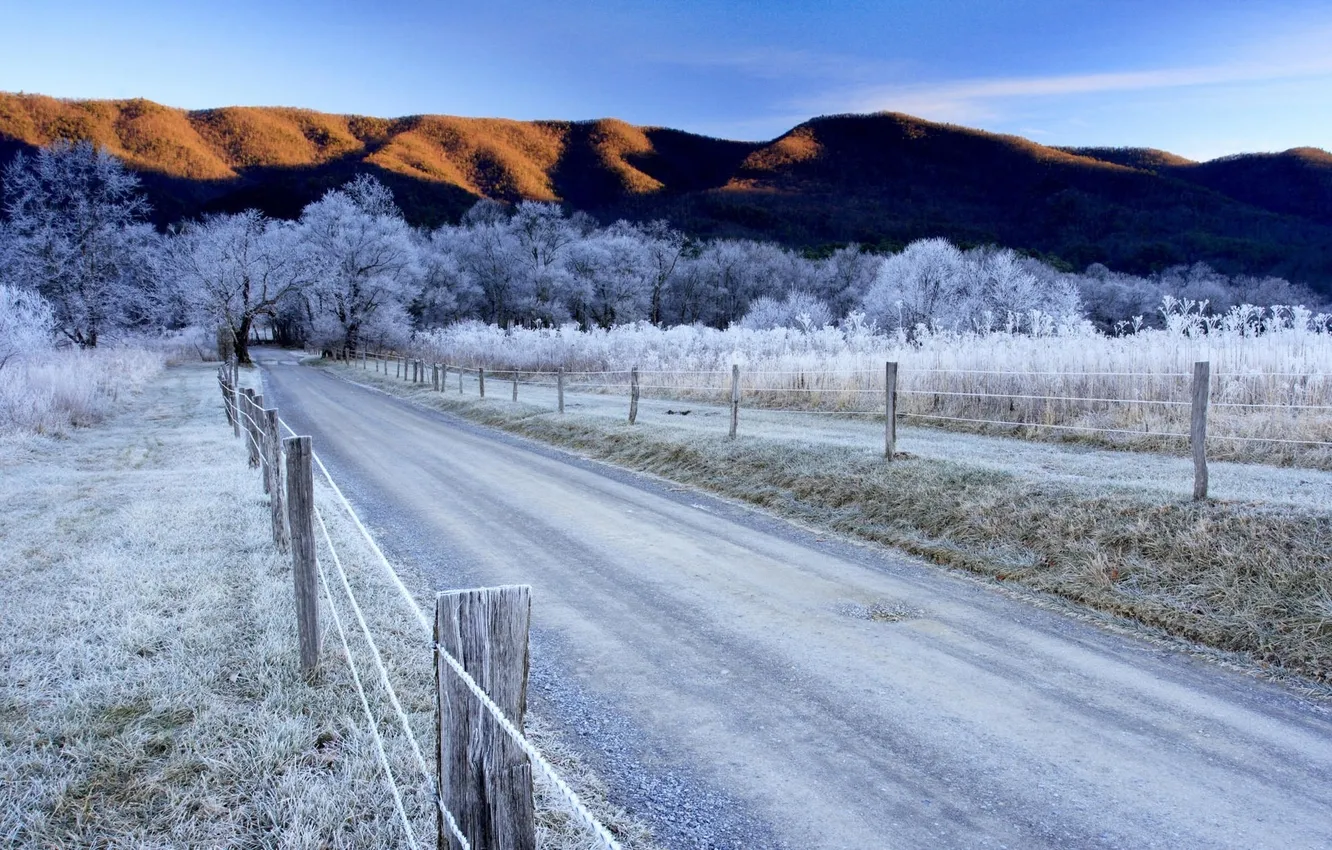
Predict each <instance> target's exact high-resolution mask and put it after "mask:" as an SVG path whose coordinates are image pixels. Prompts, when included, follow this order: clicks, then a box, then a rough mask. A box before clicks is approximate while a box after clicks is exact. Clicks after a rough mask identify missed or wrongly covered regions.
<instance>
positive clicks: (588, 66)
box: [0, 0, 1332, 159]
mask: <svg viewBox="0 0 1332 850" xmlns="http://www.w3.org/2000/svg"><path fill="white" fill-rule="evenodd" d="M5 17H6V22H5V27H4V30H3V32H0V90H5V91H29V92H40V93H43V94H50V95H55V96H58V97H92V98H109V97H146V98H149V99H152V100H156V101H159V102H162V103H166V104H169V105H172V106H180V107H186V108H192V109H193V108H205V107H212V106H226V105H287V106H303V107H309V108H312V109H319V110H324V111H330V112H355V113H361V114H369V115H378V116H398V115H408V114H416V113H446V114H455V115H485V116H501V117H507V118H522V119H530V118H572V119H582V118H599V117H607V116H612V117H617V118H622V119H624V120H626V121H630V122H633V123H636V124H651V125H660V126H669V127H677V128H680V129H685V130H691V131H694V132H699V133H707V134H709V135H716V136H724V137H729V138H739V139H768V138H772V137H774V136H776V135H778V134H780V133H782V132H783V131H785V130H787V129H789V128H790V127H792V126H794V125H795V124H797V123H799V122H800V121H803V120H805V119H807V118H809V117H812V116H814V115H820V114H828V113H837V112H872V111H877V110H885V109H886V110H894V111H900V112H907V113H910V114H913V115H919V116H921V117H924V118H929V119H933V120H938V121H948V122H952V123H957V124H964V125H967V126H973V127H980V128H983V129H987V130H993V131H997V132H1006V133H1017V134H1019V135H1023V136H1027V137H1029V138H1031V139H1034V140H1036V141H1039V142H1043V143H1046V144H1058V145H1093V144H1094V145H1135V146H1150V147H1159V148H1164V149H1167V150H1171V151H1174V152H1176V153H1179V154H1182V155H1185V156H1189V157H1192V158H1195V159H1207V158H1211V157H1214V156H1221V155H1225V154H1230V153H1238V152H1241V151H1256V150H1284V149H1286V148H1289V147H1295V146H1300V145H1313V146H1317V147H1323V148H1332V2H1328V0H1320V2H1308V0H1265V2H1256V0H1249V1H1248V2H1234V0H1211V2H1201V0H1155V2H1144V1H1143V0H1106V1H1105V2H1087V1H1086V0H1060V2H1051V1H1050V0H1010V2H978V1H977V0H932V2H842V1H841V0H827V2H821V3H814V2H792V1H791V0H765V2H751V0H745V2H734V0H733V2H717V0H711V1H709V0H694V1H693V2H684V0H657V2H644V1H643V0H621V1H620V2H609V0H561V1H560V2H534V0H528V2H486V0H480V2H478V1H477V0H472V2H465V3H464V2H457V1H456V0H432V1H431V2H426V0H418V2H393V0H388V2H380V3H377V4H370V3H364V2H362V3H351V2H327V3H313V2H304V3H301V2H286V3H283V2H277V0H275V2H271V3H257V2H250V0H237V2H232V3H210V4H206V5H205V4H195V3H180V2H174V3H166V2H120V3H114V4H110V3H105V2H100V3H86V2H82V0H73V1H72V2H62V3H26V4H21V5H19V4H16V5H15V6H13V7H11V8H10V9H9V10H8V11H7V12H6V15H5Z"/></svg>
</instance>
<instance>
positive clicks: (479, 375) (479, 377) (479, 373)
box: [476, 366, 486, 398]
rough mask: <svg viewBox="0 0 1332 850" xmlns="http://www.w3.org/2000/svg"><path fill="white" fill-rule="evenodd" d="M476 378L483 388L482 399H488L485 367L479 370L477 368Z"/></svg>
mask: <svg viewBox="0 0 1332 850" xmlns="http://www.w3.org/2000/svg"><path fill="white" fill-rule="evenodd" d="M476 378H477V381H479V382H480V387H481V398H485V397H486V369H485V367H484V366H481V367H478V368H477V370H476Z"/></svg>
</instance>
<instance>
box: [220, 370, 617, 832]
mask: <svg viewBox="0 0 1332 850" xmlns="http://www.w3.org/2000/svg"><path fill="white" fill-rule="evenodd" d="M218 383H219V387H220V389H221V391H222V395H223V401H224V407H225V410H226V413H227V419H228V421H229V422H230V423H232V424H233V426H234V427H235V428H236V431H237V433H238V434H240V435H242V436H243V437H244V439H245V445H246V448H247V451H248V452H249V455H250V459H251V465H257V466H260V467H262V468H264V470H265V471H266V472H268V471H269V466H270V465H271V464H272V463H274V462H279V463H282V464H283V465H284V466H285V465H289V464H290V460H289V457H288V452H287V446H286V443H287V441H284V440H278V441H277V445H276V446H270V445H266V443H267V442H268V439H266V437H265V436H264V435H265V428H264V423H263V422H262V421H261V417H258V416H256V415H255V414H256V413H257V412H258V410H259V407H258V404H259V403H260V401H261V398H262V397H257V396H254V395H253V394H251V393H250V392H248V391H243V390H242V389H241V388H240V387H239V380H238V375H237V370H236V368H235V366H234V364H223V365H222V366H221V367H219V374H218ZM275 419H276V421H277V423H278V424H279V426H280V428H281V429H282V430H283V431H285V432H286V433H287V434H288V435H289V436H290V437H292V438H297V434H296V432H295V431H294V430H293V429H292V428H291V426H290V425H288V423H287V422H286V421H284V420H282V419H281V418H280V417H276V416H275ZM256 458H257V462H256ZM311 459H312V460H313V464H314V467H315V468H317V469H318V471H319V479H320V484H321V486H324V487H326V488H327V491H328V493H329V494H330V495H331V497H332V499H333V500H334V501H335V503H336V504H337V506H338V508H339V509H340V510H341V512H342V513H343V514H344V515H345V517H346V519H347V520H349V521H350V523H351V525H352V526H353V527H354V528H355V529H356V532H357V533H358V534H359V536H360V537H361V539H362V540H363V542H364V543H365V545H366V547H367V549H368V551H370V552H371V553H373V560H375V561H376V562H377V563H378V564H379V566H380V567H381V568H382V571H383V575H384V576H385V577H386V578H387V579H388V580H389V582H390V583H391V584H392V585H393V588H394V590H395V591H396V594H397V596H398V598H399V599H400V601H401V602H402V604H403V605H404V607H405V608H406V609H407V611H408V612H409V613H410V614H411V615H412V617H413V618H414V619H415V620H416V622H417V623H418V624H419V625H420V627H421V629H422V630H423V632H424V633H425V635H426V637H427V639H428V641H429V644H430V646H431V648H432V649H433V651H434V652H435V653H436V657H437V658H438V659H440V660H442V661H443V662H444V665H445V667H446V668H447V669H448V670H449V671H450V674H451V675H452V676H453V677H455V678H456V680H457V681H458V682H459V683H461V684H462V685H463V687H464V688H465V689H466V690H467V691H468V692H469V693H470V694H471V696H472V697H473V698H474V699H475V700H476V701H477V703H478V704H479V705H480V706H481V707H482V708H483V709H484V711H485V712H486V713H487V715H488V716H489V717H490V718H491V720H492V721H493V722H494V724H495V725H496V727H497V728H498V729H500V730H502V731H503V733H504V734H505V735H507V736H508V737H509V739H510V740H512V741H513V742H514V743H515V744H516V745H517V747H518V748H519V749H520V750H521V751H522V753H523V754H524V755H525V756H526V757H527V758H528V759H529V760H530V763H531V764H532V765H533V766H535V768H536V769H537V773H538V774H539V775H540V776H541V777H542V778H543V780H544V781H545V782H546V783H547V785H548V787H549V788H550V789H551V790H553V792H554V794H555V796H556V797H557V798H558V799H559V800H560V801H561V803H562V804H563V805H564V807H566V808H567V810H568V811H569V813H571V814H572V815H573V817H574V819H575V820H576V821H577V822H579V823H580V824H581V825H582V826H583V827H584V828H585V829H586V831H587V832H588V834H589V835H590V836H592V837H593V838H594V840H595V842H596V844H597V845H598V846H600V847H603V848H606V850H620V844H619V843H618V841H617V840H616V839H615V837H614V836H613V835H612V834H611V833H610V831H609V830H608V829H607V828H606V827H605V825H604V824H602V823H601V822H600V821H599V820H598V819H597V818H596V817H595V816H594V815H593V814H592V813H591V811H590V810H589V809H588V808H587V806H586V805H585V804H584V803H583V801H582V800H581V799H580V798H579V796H578V794H577V793H576V792H575V791H574V790H573V789H572V788H571V787H570V786H569V784H568V782H567V781H566V780H565V779H564V778H563V777H562V776H561V775H560V774H559V772H558V771H557V770H556V768H555V767H554V765H552V764H551V762H550V761H549V759H547V758H546V756H545V755H544V754H543V753H542V752H541V751H540V749H539V748H537V747H536V745H535V744H533V743H532V742H531V740H529V739H528V738H527V737H526V735H525V734H524V733H523V732H522V730H521V729H520V728H519V727H518V726H517V725H516V724H515V723H514V722H513V720H512V719H511V718H510V717H509V716H508V715H507V714H506V713H505V711H504V710H503V709H502V708H501V707H500V706H499V705H498V704H497V703H496V702H495V701H494V700H493V699H492V698H491V696H490V695H489V694H488V693H487V692H486V691H485V689H484V688H482V687H481V686H480V685H479V684H478V683H477V682H476V680H475V678H474V677H473V676H472V675H471V674H470V673H469V672H468V670H467V669H466V667H465V666H464V665H463V663H462V662H461V661H459V660H458V658H456V657H455V656H454V655H453V654H452V653H450V652H449V651H448V650H447V649H446V648H445V647H444V646H442V645H441V644H440V643H438V642H437V641H436V640H435V639H434V631H433V623H432V621H431V619H430V618H429V617H428V616H427V614H426V612H425V610H424V609H423V608H422V606H421V604H420V602H418V601H417V599H416V597H415V595H414V594H413V593H412V592H411V590H410V589H409V588H408V587H407V585H406V583H405V582H404V581H403V579H402V576H401V575H400V573H399V572H398V570H397V569H395V568H394V566H393V564H392V562H391V561H390V560H389V558H388V557H387V556H386V555H385V554H384V552H383V549H382V548H381V547H380V546H379V544H378V542H377V541H376V540H375V538H374V536H373V535H372V534H371V533H370V531H369V529H368V528H366V525H365V523H364V522H363V521H362V519H361V517H360V516H359V515H358V514H357V512H356V510H355V508H353V506H352V504H351V502H350V501H349V500H348V499H347V497H346V495H345V494H344V493H343V491H342V489H341V488H340V487H339V486H338V484H337V481H336V480H335V479H334V477H333V475H332V474H331V473H330V472H329V469H328V467H327V466H326V465H325V463H324V461H323V460H322V459H321V458H320V457H319V455H318V454H317V453H313V452H312V453H311ZM282 480H283V479H282V476H277V475H273V476H269V477H267V478H266V481H268V482H273V481H278V482H281V481H282ZM277 486H281V485H280V484H279V485H277ZM273 495H274V497H275V498H280V493H279V494H273ZM288 504H290V502H288ZM312 513H313V520H314V523H315V524H316V525H317V527H318V529H319V532H320V538H321V543H322V549H323V551H324V557H320V558H317V559H316V564H315V566H316V569H317V574H318V580H319V588H320V592H321V595H322V598H323V600H324V603H325V605H324V607H325V608H326V609H327V610H328V612H329V614H330V615H331V617H332V620H333V626H334V632H335V633H336V634H337V636H338V640H339V643H340V644H341V649H342V655H343V657H344V659H345V660H346V663H347V666H348V670H349V673H350V675H351V679H352V684H353V687H354V689H355V691H356V695H357V701H358V702H359V703H360V705H361V708H362V712H363V714H364V716H365V719H366V724H367V729H368V731H369V733H370V736H371V740H372V743H373V745H374V749H375V754H376V759H377V761H378V763H379V765H380V769H381V771H382V772H383V774H384V779H385V782H386V784H387V785H388V787H389V791H390V794H391V797H392V800H393V808H394V811H395V813H396V816H397V819H398V821H399V823H400V825H401V828H402V832H403V836H404V840H405V842H406V845H407V846H409V847H423V846H431V847H433V846H436V844H437V841H436V840H435V837H434V836H432V837H431V839H429V840H427V839H424V838H422V837H420V836H418V834H417V830H416V828H414V827H413V818H412V816H411V815H410V814H409V813H408V806H407V803H406V800H405V795H404V789H421V788H423V789H424V790H425V792H426V793H427V794H428V795H429V797H430V799H431V800H433V802H434V806H435V808H436V809H437V810H438V814H439V821H440V824H441V830H446V831H447V833H448V836H447V840H448V841H451V842H453V843H452V844H451V845H449V846H454V847H458V848H461V850H472V848H473V846H475V845H474V844H473V842H472V841H470V840H469V838H468V837H467V836H466V835H465V834H464V830H463V828H462V827H461V826H460V824H459V817H458V815H457V813H456V812H453V811H451V810H450V809H449V807H448V806H447V804H446V801H445V799H444V796H443V794H442V793H441V789H440V788H439V784H438V782H437V781H436V778H435V773H434V771H432V769H431V766H430V764H429V761H428V760H427V758H426V755H425V749H424V748H423V747H422V745H421V742H420V740H419V738H418V736H417V735H416V733H415V731H414V730H413V729H412V726H411V721H410V717H409V714H408V712H407V711H406V709H405V708H404V706H403V701H402V698H401V696H400V695H399V693H398V689H397V687H395V685H394V683H393V680H392V678H391V677H390V675H389V665H388V663H387V662H386V661H385V657H384V654H383V652H382V651H381V649H380V646H379V643H378V642H377V641H376V639H375V636H374V632H373V630H372V628H371V626H370V623H369V619H368V617H367V615H366V611H365V606H364V605H363V603H362V601H361V600H360V599H359V598H358V596H357V593H356V591H355V590H354V588H353V584H352V581H351V579H350V577H349V575H348V568H347V564H346V560H345V559H344V557H343V555H342V554H341V553H340V552H339V547H338V545H337V543H336V542H335V539H334V535H333V534H332V533H331V532H330V530H329V525H328V522H327V521H326V519H325V516H324V513H323V511H322V510H320V509H319V508H318V507H317V506H313V508H312ZM276 521H277V520H276V519H275V522H276ZM329 563H331V564H332V567H333V570H332V578H331V579H330V571H329V570H327V569H326V565H327V564H329ZM340 609H346V610H347V611H349V612H350V614H351V617H350V621H351V622H352V623H354V628H349V627H348V625H349V624H348V622H345V621H344V617H343V614H342V612H341V610H340ZM349 631H350V632H352V633H356V632H357V631H359V634H360V637H361V640H362V641H363V643H364V645H365V648H366V657H367V658H368V659H369V661H370V664H369V667H371V668H373V669H372V671H371V672H372V673H373V675H365V674H363V672H362V669H361V667H360V665H358V663H357V660H356V654H355V653H354V652H353V651H352V641H351V639H350V638H349ZM367 681H377V682H378V683H379V686H380V690H382V692H383V696H384V699H385V700H386V701H387V704H388V707H389V709H390V711H391V715H392V719H393V720H394V721H396V726H397V727H398V729H399V730H400V731H401V735H402V738H403V740H404V741H405V742H406V745H407V748H408V750H409V751H410V756H411V762H412V763H413V764H414V766H415V768H416V770H415V772H416V773H418V774H419V776H411V777H406V776H403V775H401V772H398V773H395V771H394V770H393V767H392V765H391V759H390V758H389V755H388V750H387V747H386V744H385V738H384V735H383V732H382V729H381V726H380V721H379V720H378V719H377V718H376V716H375V712H374V710H373V709H372V707H371V699H370V695H369V693H368V689H367V687H366V682H367ZM439 846H444V843H443V842H440V843H439ZM490 846H493V845H487V847H490ZM478 850H481V848H478Z"/></svg>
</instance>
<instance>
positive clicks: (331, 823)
mask: <svg viewBox="0 0 1332 850" xmlns="http://www.w3.org/2000/svg"><path fill="white" fill-rule="evenodd" d="M213 381H214V376H213V374H212V370H210V369H208V368H206V367H204V368H199V367H184V368H178V369H173V370H169V371H167V372H166V373H164V376H163V379H162V386H161V388H160V391H157V392H154V393H152V394H151V395H146V396H144V397H143V398H141V399H140V400H139V401H138V402H137V403H136V404H134V405H133V406H132V408H131V409H130V410H128V411H125V412H123V413H121V414H119V415H118V416H116V417H114V418H113V419H112V420H110V421H109V422H107V423H105V424H104V425H103V426H101V427H99V428H96V429H87V430H79V431H76V432H73V433H71V434H70V436H69V437H68V438H65V439H60V440H54V439H50V438H43V437H27V438H24V439H23V440H22V441H11V442H10V443H9V444H8V449H7V451H5V452H3V453H0V467H2V468H0V586H3V587H4V588H5V594H6V598H5V604H4V616H3V617H2V618H0V665H2V667H3V671H4V675H3V677H0V844H4V845H5V846H17V847H51V846H81V847H91V846H135V847H184V846H195V847H198V846H268V847H284V848H301V847H310V848H315V847H318V848H327V847H334V848H337V847H346V848H353V847H379V846H403V845H404V835H403V829H402V826H401V824H400V822H399V820H398V818H397V815H396V813H395V810H394V808H393V804H392V798H391V796H390V794H389V792H388V788H387V785H386V783H385V779H384V777H383V774H382V772H381V770H380V768H379V765H378V762H377V760H376V755H375V751H374V749H373V743H372V741H371V738H370V736H369V733H368V731H367V727H366V723H365V719H364V716H363V713H362V709H361V706H360V703H359V700H358V699H357V697H356V696H355V690H354V687H353V684H352V682H351V678H350V675H349V673H348V668H347V665H346V662H345V660H344V658H343V655H342V652H343V650H342V645H341V642H340V641H339V639H338V637H337V635H336V633H335V632H334V631H333V628H332V624H331V618H329V617H325V620H324V636H323V640H324V651H323V656H322V673H321V675H320V678H319V680H318V681H317V682H316V683H315V684H314V685H313V686H311V685H308V684H306V683H305V682H304V681H303V680H302V679H301V677H300V675H299V671H298V669H297V665H296V652H295V645H296V643H295V641H296V636H295V626H294V623H295V614H294V607H293V603H292V591H291V577H290V576H291V573H290V567H289V563H288V561H287V560H286V558H284V557H280V556H279V555H278V554H277V553H276V552H275V550H274V549H273V548H272V546H271V544H270V542H269V540H270V537H269V529H268V527H267V523H268V511H267V507H266V505H265V501H264V497H263V496H262V494H261V488H260V484H259V479H258V476H257V474H256V473H255V472H254V471H252V470H249V469H247V468H246V467H245V461H244V453H243V451H242V449H241V446H240V443H239V442H237V441H235V440H234V439H233V438H232V436H231V433H230V430H229V429H227V428H226V427H225V421H224V419H223V417H222V412H221V407H220V404H219V403H218V401H217V393H216V388H215V385H214V383H213ZM318 498H319V504H320V507H321V510H323V511H324V513H325V516H326V517H327V518H328V519H329V521H330V531H331V532H332V535H333V537H334V540H335V541H340V542H339V548H344V547H345V551H346V553H347V556H348V558H347V561H346V565H347V567H348V569H349V573H350V580H351V583H352V585H353V587H354V588H355V590H356V593H357V595H358V598H359V599H360V600H361V603H362V605H363V606H364V607H365V610H366V613H367V615H368V617H369V619H370V622H371V626H372V629H373V632H374V634H375V636H376V639H377V641H378V642H379V647H380V649H381V651H382V653H383V655H384V658H385V662H386V665H387V667H388V670H389V674H390V677H391V678H392V680H393V681H394V683H395V687H397V689H398V693H399V694H400V696H401V697H402V699H403V703H404V707H405V708H406V710H407V712H408V716H409V718H410V724H411V728H412V730H413V732H414V734H415V735H416V736H417V737H418V739H419V740H421V741H423V742H425V743H426V747H427V748H426V753H427V758H428V759H429V752H430V751H429V747H430V746H431V745H432V742H433V740H434V735H433V732H432V731H431V723H432V722H433V716H434V708H433V704H432V702H431V696H430V694H431V693H432V690H431V689H432V687H433V685H432V683H431V682H430V681H429V679H430V675H431V673H430V671H431V665H430V655H429V644H428V641H426V640H425V637H424V635H423V634H422V633H421V632H420V630H419V627H418V625H417V623H416V622H415V620H414V619H412V618H410V617H408V616H404V609H403V608H402V606H401V602H400V601H399V600H398V599H397V598H396V594H395V593H394V591H393V590H392V588H391V587H389V586H388V585H387V582H386V581H385V580H384V578H383V577H382V576H381V575H379V574H378V573H377V572H376V571H375V570H373V569H371V566H372V562H371V561H369V560H368V558H366V557H365V553H364V552H363V551H361V550H358V548H357V544H356V540H355V539H354V536H353V535H352V534H351V533H350V531H349V529H347V528H346V527H345V523H344V521H342V520H340V519H339V518H338V517H337V515H336V512H335V511H334V509H333V507H332V505H331V504H330V503H329V496H328V494H327V493H324V492H322V491H321V492H320V494H319V497H318ZM321 555H324V557H325V559H326V558H327V556H326V554H325V553H323V552H321ZM330 578H332V576H330ZM334 580H335V581H336V579H334ZM339 610H340V612H341V613H342V615H343V618H344V625H350V624H349V622H348V621H349V620H350V618H351V615H350V611H349V610H348V609H347V608H346V605H345V602H343V601H341V600H340V601H339ZM351 627H352V628H354V626H351ZM351 637H352V638H353V639H352V642H351V643H352V653H353V656H354V657H356V658H357V660H358V664H359V666H360V668H361V670H362V674H363V676H364V677H365V683H366V687H367V691H368V697H369V701H370V704H371V706H372V710H373V711H374V712H375V713H376V715H377V718H378V720H379V723H380V728H381V729H382V730H383V731H384V734H385V744H386V747H387V750H388V753H389V758H390V762H391V764H392V767H393V770H394V774H395V777H397V779H398V782H399V784H400V785H401V787H402V788H403V792H404V796H405V802H406V805H407V809H408V812H409V814H410V816H411V818H412V823H413V826H414V827H415V830H416V832H417V836H418V838H422V839H424V840H426V841H427V843H433V841H432V840H431V839H432V837H433V834H434V833H433V830H434V815H433V810H432V808H431V799H430V797H429V794H428V791H427V789H426V786H425V784H424V782H423V781H421V776H420V772H419V767H418V765H417V763H416V760H415V758H414V756H413V755H412V752H411V749H410V746H409V745H408V744H407V741H406V736H405V735H404V734H403V733H402V732H401V730H400V729H399V728H398V727H397V726H396V720H395V715H393V714H392V712H391V708H390V707H389V705H388V703H387V700H386V699H385V698H384V695H383V692H382V690H381V689H380V686H379V685H378V683H377V681H376V678H375V675H374V674H373V672H370V671H371V670H372V668H371V667H370V662H369V658H368V655H367V654H366V653H367V649H366V647H365V644H364V642H363V641H361V642H358V640H357V639H356V638H355V636H354V635H352V636H351ZM430 763H433V761H432V760H430ZM543 818H544V820H543V823H547V824H550V823H554V824H556V825H558V824H559V823H560V822H561V816H560V815H559V814H558V812H556V813H554V814H553V815H552V814H551V813H549V812H547V813H546V814H545V815H543ZM626 831H631V830H630V829H629V827H626ZM556 832H558V830H556ZM546 834H547V835H548V836H549V835H551V830H550V829H548V830H547V831H546ZM544 846H548V847H576V846H580V845H579V844H578V843H577V841H569V840H567V839H566V840H559V841H556V840H551V841H548V842H547V843H546V844H545V845H544Z"/></svg>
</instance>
